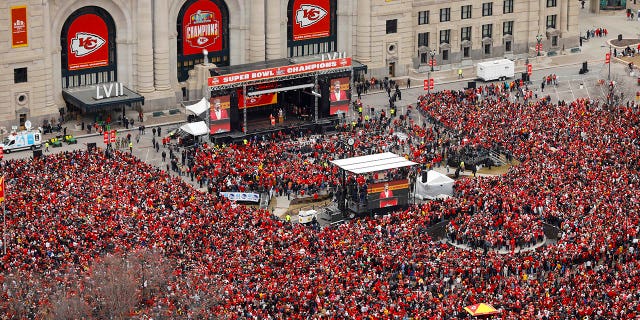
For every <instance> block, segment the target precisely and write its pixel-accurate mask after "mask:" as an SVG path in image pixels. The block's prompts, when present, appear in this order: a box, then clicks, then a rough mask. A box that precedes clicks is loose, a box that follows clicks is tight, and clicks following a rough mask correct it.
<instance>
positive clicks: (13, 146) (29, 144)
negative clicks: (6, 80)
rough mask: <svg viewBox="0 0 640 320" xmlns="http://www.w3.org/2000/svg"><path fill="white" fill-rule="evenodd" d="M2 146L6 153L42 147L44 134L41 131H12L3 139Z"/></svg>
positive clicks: (0, 145)
mask: <svg viewBox="0 0 640 320" xmlns="http://www.w3.org/2000/svg"><path fill="white" fill-rule="evenodd" d="M0 147H1V148H2V149H3V151H4V153H11V152H12V151H18V150H26V149H31V150H36V149H40V148H41V147H42V134H41V133H40V132H39V131H18V132H12V133H11V134H9V135H8V136H7V137H5V138H4V139H3V140H2V143H0Z"/></svg>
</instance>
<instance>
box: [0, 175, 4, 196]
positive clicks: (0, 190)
mask: <svg viewBox="0 0 640 320" xmlns="http://www.w3.org/2000/svg"><path fill="white" fill-rule="evenodd" d="M3 201H4V176H2V178H0V202H3Z"/></svg>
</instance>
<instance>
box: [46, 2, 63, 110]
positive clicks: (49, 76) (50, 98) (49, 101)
mask: <svg viewBox="0 0 640 320" xmlns="http://www.w3.org/2000/svg"><path fill="white" fill-rule="evenodd" d="M42 4H43V6H42V13H43V14H44V26H45V27H48V26H51V11H50V8H49V1H48V0H45V1H43V2H42ZM45 32H46V31H45ZM46 38H47V37H46V36H45V39H46ZM58 43H60V41H59V40H58ZM44 52H45V54H44V65H45V68H44V74H45V79H46V80H45V85H44V87H45V104H44V105H45V109H46V111H50V110H54V109H56V102H55V100H54V96H56V95H54V93H53V84H54V81H53V70H52V68H51V66H53V63H52V61H53V60H52V58H51V57H52V56H53V54H54V52H53V48H52V46H51V40H47V41H45V42H44Z"/></svg>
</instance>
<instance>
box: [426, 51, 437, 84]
mask: <svg viewBox="0 0 640 320" xmlns="http://www.w3.org/2000/svg"><path fill="white" fill-rule="evenodd" d="M435 56H436V50H435V49H432V50H431V51H429V57H430V58H429V64H430V65H431V69H429V70H430V71H429V72H427V94H431V72H433V65H434V63H433V62H434V61H435V59H434V58H435Z"/></svg>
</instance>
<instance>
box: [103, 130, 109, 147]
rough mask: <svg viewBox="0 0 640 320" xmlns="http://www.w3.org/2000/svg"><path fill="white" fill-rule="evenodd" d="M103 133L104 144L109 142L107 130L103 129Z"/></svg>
mask: <svg viewBox="0 0 640 320" xmlns="http://www.w3.org/2000/svg"><path fill="white" fill-rule="evenodd" d="M102 135H103V138H104V139H103V141H104V143H105V144H107V143H109V131H105V132H104V133H102Z"/></svg>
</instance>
